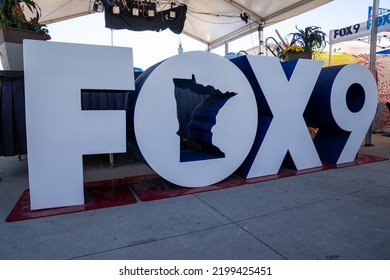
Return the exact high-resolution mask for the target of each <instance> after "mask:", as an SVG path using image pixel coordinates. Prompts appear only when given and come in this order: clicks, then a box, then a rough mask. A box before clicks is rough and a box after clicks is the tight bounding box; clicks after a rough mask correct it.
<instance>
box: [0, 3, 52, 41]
mask: <svg viewBox="0 0 390 280" xmlns="http://www.w3.org/2000/svg"><path fill="white" fill-rule="evenodd" d="M26 8H27V9H28V10H29V11H30V12H31V14H32V17H31V18H30V19H29V20H27V19H26V16H25V14H24V9H26ZM41 14H42V13H41V8H40V7H39V6H38V4H37V3H35V2H34V1H33V0H0V27H1V28H8V27H13V28H19V29H24V30H32V31H36V32H41V33H44V34H46V35H47V36H48V37H49V38H47V39H50V36H49V35H48V33H49V31H48V29H47V27H46V25H44V24H41V23H39V20H40V17H41Z"/></svg>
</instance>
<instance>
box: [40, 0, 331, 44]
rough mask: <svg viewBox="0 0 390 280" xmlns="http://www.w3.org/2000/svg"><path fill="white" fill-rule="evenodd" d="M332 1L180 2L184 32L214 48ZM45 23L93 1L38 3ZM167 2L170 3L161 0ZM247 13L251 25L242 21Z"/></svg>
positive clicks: (87, 8)
mask: <svg viewBox="0 0 390 280" xmlns="http://www.w3.org/2000/svg"><path fill="white" fill-rule="evenodd" d="M331 1H332V0H234V1H233V0H213V1H210V0H181V1H179V2H180V3H183V4H186V5H187V6H188V12H187V20H186V23H185V26H184V31H183V33H184V34H186V35H188V36H190V37H192V38H195V39H197V40H199V41H201V42H203V43H205V44H207V45H208V46H209V47H210V48H215V47H217V46H220V45H222V44H224V42H229V41H232V40H234V39H237V38H239V37H242V36H245V35H247V34H249V33H251V32H253V31H256V30H257V29H258V27H259V24H262V25H264V26H265V27H266V26H269V25H272V24H275V23H277V22H279V21H282V20H285V19H288V18H290V17H293V16H296V15H298V14H301V13H304V12H306V11H309V10H311V9H314V8H317V7H319V6H321V5H323V4H326V3H328V2H331ZM35 2H37V3H38V5H39V6H40V7H41V9H42V19H41V21H42V22H43V23H46V24H47V23H52V22H57V21H61V20H65V19H70V18H73V17H78V16H81V15H86V14H89V13H91V12H92V5H93V2H94V0H35ZM159 2H167V1H159ZM243 11H245V13H246V14H247V15H249V17H250V18H249V20H248V23H245V22H244V21H243V20H241V18H240V14H241V13H242V12H243Z"/></svg>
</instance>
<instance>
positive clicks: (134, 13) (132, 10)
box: [131, 7, 139, 17]
mask: <svg viewBox="0 0 390 280" xmlns="http://www.w3.org/2000/svg"><path fill="white" fill-rule="evenodd" d="M131 14H132V15H133V16H135V17H138V16H139V8H137V7H133V8H132V9H131Z"/></svg>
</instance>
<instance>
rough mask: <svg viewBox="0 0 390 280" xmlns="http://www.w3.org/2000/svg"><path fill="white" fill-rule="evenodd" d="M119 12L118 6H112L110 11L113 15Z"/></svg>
mask: <svg viewBox="0 0 390 280" xmlns="http://www.w3.org/2000/svg"><path fill="white" fill-rule="evenodd" d="M120 12H121V11H120V9H119V7H118V6H114V7H112V13H113V14H114V15H118V14H119V13H120Z"/></svg>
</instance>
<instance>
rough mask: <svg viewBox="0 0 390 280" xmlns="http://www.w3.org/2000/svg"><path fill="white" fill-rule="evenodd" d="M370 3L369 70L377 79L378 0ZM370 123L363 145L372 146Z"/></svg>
mask: <svg viewBox="0 0 390 280" xmlns="http://www.w3.org/2000/svg"><path fill="white" fill-rule="evenodd" d="M373 1H374V2H373V5H372V24H371V42H370V71H371V72H372V74H373V75H374V77H375V80H376V79H377V76H376V73H375V72H376V71H375V60H376V40H377V35H378V24H377V21H378V12H379V0H373ZM371 136H372V124H371V125H370V127H369V129H368V131H367V134H366V137H365V143H364V146H365V147H371V146H374V145H373V144H372V139H371V138H372V137H371Z"/></svg>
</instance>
